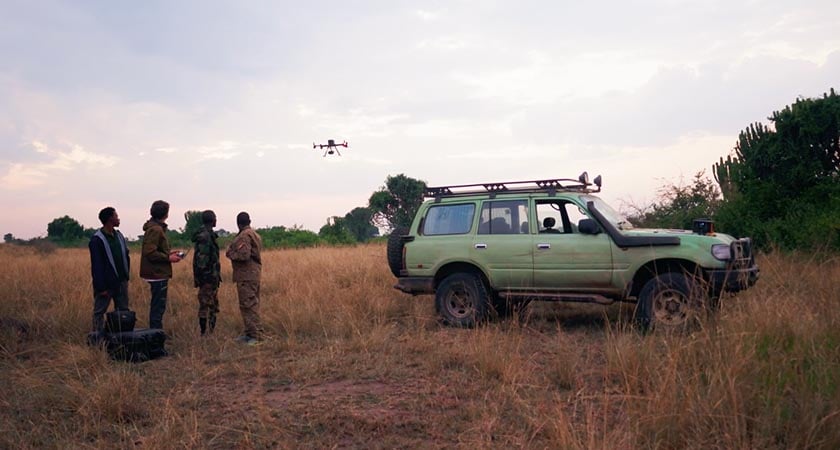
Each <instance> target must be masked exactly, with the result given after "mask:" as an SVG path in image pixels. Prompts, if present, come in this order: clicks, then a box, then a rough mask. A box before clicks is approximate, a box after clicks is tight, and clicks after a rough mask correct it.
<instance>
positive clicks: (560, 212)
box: [536, 200, 588, 234]
mask: <svg viewBox="0 0 840 450" xmlns="http://www.w3.org/2000/svg"><path fill="white" fill-rule="evenodd" d="M536 203H537V221H538V222H539V223H538V224H539V232H540V233H547V234H552V233H554V234H569V233H577V231H578V230H577V224H578V222H580V220H581V219H586V218H587V217H588V216H587V215H586V214H585V213H584V212H583V211H582V210H581V209H580V207H579V206H578V205H577V204H575V203H572V202H570V201H568V200H537V202H536Z"/></svg>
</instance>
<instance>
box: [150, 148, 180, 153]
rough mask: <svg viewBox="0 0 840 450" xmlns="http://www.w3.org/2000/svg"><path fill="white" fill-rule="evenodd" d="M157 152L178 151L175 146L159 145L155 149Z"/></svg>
mask: <svg viewBox="0 0 840 450" xmlns="http://www.w3.org/2000/svg"><path fill="white" fill-rule="evenodd" d="M155 151H156V152H159V153H176V152H177V151H178V149H177V148H175V147H160V148H156V149H155Z"/></svg>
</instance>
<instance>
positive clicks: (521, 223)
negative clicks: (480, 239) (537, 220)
mask: <svg viewBox="0 0 840 450" xmlns="http://www.w3.org/2000/svg"><path fill="white" fill-rule="evenodd" d="M528 233H529V229H528V201H527V200H495V201H486V202H484V205H483V206H482V207H481V222H480V224H479V226H478V234H528Z"/></svg>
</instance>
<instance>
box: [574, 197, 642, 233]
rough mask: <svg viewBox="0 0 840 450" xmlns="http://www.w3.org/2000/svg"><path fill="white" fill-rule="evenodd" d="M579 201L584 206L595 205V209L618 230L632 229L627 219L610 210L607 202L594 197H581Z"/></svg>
mask: <svg viewBox="0 0 840 450" xmlns="http://www.w3.org/2000/svg"><path fill="white" fill-rule="evenodd" d="M580 199H581V200H582V201H583V203H584V204H586V203H587V202H592V203H594V204H595V209H597V210H598V212H600V213H601V214H602V215H603V216H604V217H605V218H606V219H607V220H608V221H609V222H610V223H611V224H613V225H615V227H616V228H618V229H619V230H630V229H632V228H633V225H632V224H630V222H628V221H627V218H625V217H624V216H622V215H621V214H620V213H618V212H617V211H616V210H614V209H612V207H611V206H610V205H608V204H607V202H605V201H603V200H601V199H600V198H598V197H595V196H594V195H581V196H580Z"/></svg>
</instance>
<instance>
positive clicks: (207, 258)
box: [192, 209, 222, 336]
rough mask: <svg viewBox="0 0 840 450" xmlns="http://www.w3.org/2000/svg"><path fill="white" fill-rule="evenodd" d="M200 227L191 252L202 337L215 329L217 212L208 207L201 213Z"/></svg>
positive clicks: (218, 280)
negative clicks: (215, 228) (193, 249)
mask: <svg viewBox="0 0 840 450" xmlns="http://www.w3.org/2000/svg"><path fill="white" fill-rule="evenodd" d="M201 223H202V227H201V229H200V230H198V231H196V232H195V234H193V236H192V241H193V242H194V243H195V252H194V253H193V279H194V281H195V287H197V288H198V326H199V328H200V329H201V335H202V336H204V335H205V334H206V333H207V331H208V326H209V331H210V333H212V332H213V330H214V329H215V328H216V314H218V313H219V296H218V293H219V283H221V282H222V276H221V265H220V264H219V244H218V242H217V240H218V238H219V235H218V234H216V232H215V231H213V227H215V226H216V213H214V212H213V211H211V210H209V209H208V210H207V211H203V212H202V213H201Z"/></svg>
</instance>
